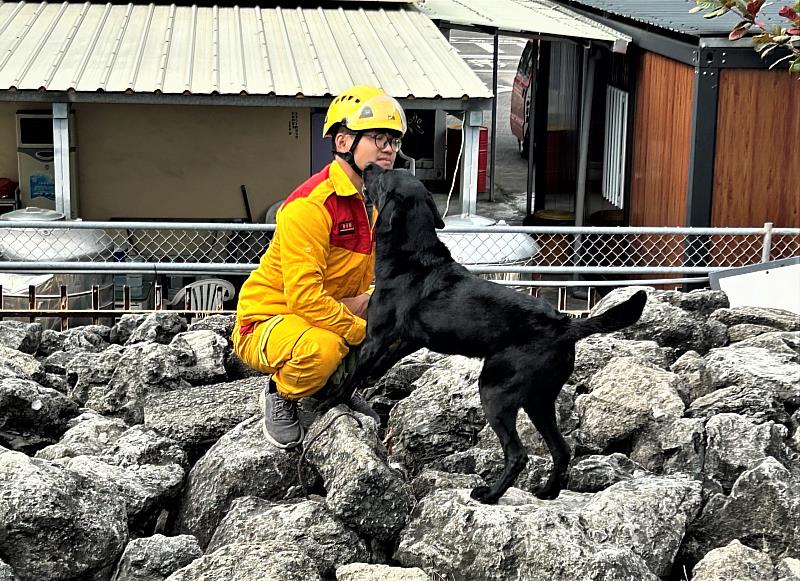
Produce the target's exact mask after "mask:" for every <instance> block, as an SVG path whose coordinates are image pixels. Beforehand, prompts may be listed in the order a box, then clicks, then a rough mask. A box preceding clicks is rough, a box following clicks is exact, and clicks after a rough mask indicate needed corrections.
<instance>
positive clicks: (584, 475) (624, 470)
mask: <svg viewBox="0 0 800 581" xmlns="http://www.w3.org/2000/svg"><path fill="white" fill-rule="evenodd" d="M637 471H639V472H640V473H642V472H643V470H642V468H641V466H638V465H637V464H636V463H635V462H633V461H632V460H631V459H630V458H628V457H627V456H625V454H620V453H618V452H617V453H614V454H611V455H609V456H601V455H592V456H586V457H584V458H581V459H580V460H578V461H577V462H576V463H575V465H574V466H572V468H571V469H570V471H569V486H568V488H569V489H570V490H574V491H575V492H598V491H600V490H603V489H605V488H608V487H609V486H611V485H612V484H616V483H617V482H622V481H623V480H630V479H631V478H633V476H634V474H636V473H637Z"/></svg>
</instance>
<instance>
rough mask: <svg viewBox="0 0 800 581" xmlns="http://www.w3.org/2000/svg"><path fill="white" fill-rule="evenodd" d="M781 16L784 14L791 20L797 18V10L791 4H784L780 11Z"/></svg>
mask: <svg viewBox="0 0 800 581" xmlns="http://www.w3.org/2000/svg"><path fill="white" fill-rule="evenodd" d="M778 15H779V16H783V17H784V18H788V19H789V20H792V21H794V20H796V19H797V12H795V11H794V9H793V8H791V7H790V6H784V7H783V8H781V9H780V10H779V11H778Z"/></svg>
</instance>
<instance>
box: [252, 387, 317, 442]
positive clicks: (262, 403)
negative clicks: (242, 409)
mask: <svg viewBox="0 0 800 581" xmlns="http://www.w3.org/2000/svg"><path fill="white" fill-rule="evenodd" d="M265 393H266V389H262V390H261V393H259V394H258V407H259V408H261V431H262V432H263V433H264V437H265V438H266V439H267V441H268V442H269V443H270V444H272V445H273V446H275V447H276V448H280V449H281V450H288V449H290V448H296V447H297V446H299V445H300V444H302V443H303V440H304V439H305V437H306V431H305V428H303V424H300V439H299V440H297V441H296V442H289V443H288V444H282V443H280V442H278V441H277V440H276V439H275V438H273V437H272V436H270V434H269V432H268V431H267V424H266V422H265V420H264V418H265V417H266V415H267V398H266V396H265V395H264V394H265Z"/></svg>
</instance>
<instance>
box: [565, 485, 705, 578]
mask: <svg viewBox="0 0 800 581" xmlns="http://www.w3.org/2000/svg"><path fill="white" fill-rule="evenodd" d="M701 505H702V496H701V485H700V483H699V482H697V481H694V480H690V479H688V478H673V477H648V478H636V479H632V480H626V481H623V482H618V483H617V484H614V485H612V486H611V487H609V488H607V489H606V490H604V491H602V492H600V493H598V494H596V495H595V496H594V498H593V499H592V500H591V502H589V504H587V505H586V506H585V507H584V508H583V510H582V511H581V520H582V522H583V525H584V527H586V530H587V532H588V534H589V536H590V537H591V538H593V539H595V540H596V541H599V542H603V541H605V540H607V539H613V541H612V542H614V544H616V545H618V546H620V547H626V548H629V549H631V550H632V551H633V552H634V553H635V554H636V555H638V556H639V557H641V558H642V559H643V560H644V561H645V562H646V563H647V566H648V567H649V568H650V570H651V571H652V572H653V573H655V574H656V575H658V576H659V577H665V576H666V575H668V574H669V572H670V569H671V568H672V563H673V561H674V559H675V555H676V554H677V553H678V549H679V548H680V546H681V541H682V540H683V536H684V533H685V532H686V527H687V525H688V524H689V523H690V522H692V521H693V520H694V518H695V517H696V516H697V514H698V512H699V511H700V507H701Z"/></svg>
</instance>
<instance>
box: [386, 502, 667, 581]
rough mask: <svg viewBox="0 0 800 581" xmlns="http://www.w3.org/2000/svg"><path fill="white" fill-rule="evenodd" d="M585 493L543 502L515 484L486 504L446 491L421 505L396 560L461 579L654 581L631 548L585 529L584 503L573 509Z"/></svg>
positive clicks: (404, 537)
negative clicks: (599, 538) (495, 501)
mask: <svg viewBox="0 0 800 581" xmlns="http://www.w3.org/2000/svg"><path fill="white" fill-rule="evenodd" d="M581 496H582V495H579V494H577V493H573V492H570V491H564V492H562V493H561V495H560V496H559V498H558V499H557V500H556V501H540V500H538V499H537V498H536V497H535V496H533V495H530V494H526V493H523V492H520V491H516V492H515V489H513V488H512V489H509V493H508V494H506V495H505V496H504V497H503V498H501V499H500V501H499V503H498V504H497V505H494V506H487V505H483V504H479V503H477V502H475V501H473V500H472V499H471V498H470V497H469V491H466V490H465V491H451V490H441V491H438V492H435V493H433V494H431V495H430V496H427V497H425V498H423V499H422V500H421V501H420V503H419V504H418V505H417V507H416V509H415V510H414V512H413V513H412V516H411V520H410V522H409V524H408V526H407V527H406V528H405V529H404V530H403V532H402V534H401V536H400V543H399V546H398V548H397V551H396V552H395V554H394V558H395V559H396V560H397V561H399V562H400V564H401V565H403V566H404V567H420V568H422V569H424V570H425V571H427V572H429V573H431V572H435V573H437V574H438V575H440V576H442V577H444V578H447V577H452V578H455V579H459V580H462V581H507V580H509V579H525V580H527V581H552V580H553V579H563V578H564V575H565V573H566V572H568V573H567V574H568V575H569V578H570V579H571V580H575V581H589V580H591V581H600V580H602V579H619V580H630V581H634V580H637V581H656V579H657V578H656V577H655V575H653V574H652V573H651V572H650V571H649V570H648V568H647V565H646V564H645V562H644V561H643V560H642V559H641V558H640V557H639V556H637V555H636V554H635V553H634V552H633V551H631V550H630V549H628V548H624V547H620V546H617V545H615V544H613V543H612V542H603V543H600V542H597V541H595V540H593V539H592V538H591V537H590V536H589V534H587V532H586V531H585V530H584V528H583V526H582V525H581V517H580V513H579V508H576V509H575V510H574V511H570V510H569V508H568V507H569V504H570V502H571V501H572V500H573V499H575V498H576V497H577V498H580V497H581ZM575 505H576V506H577V507H580V506H581V504H580V502H579V501H575Z"/></svg>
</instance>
